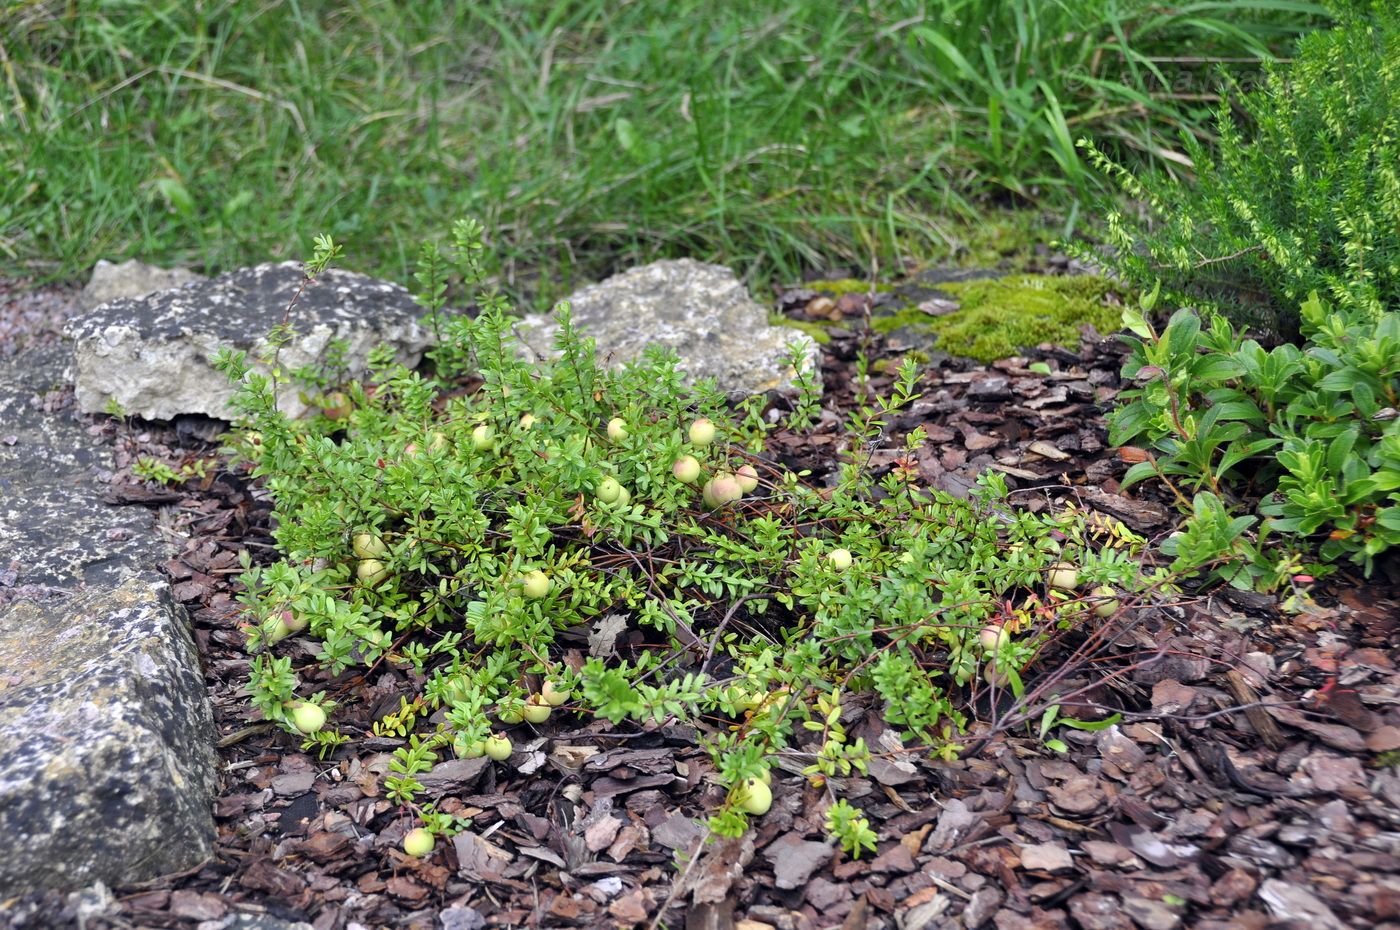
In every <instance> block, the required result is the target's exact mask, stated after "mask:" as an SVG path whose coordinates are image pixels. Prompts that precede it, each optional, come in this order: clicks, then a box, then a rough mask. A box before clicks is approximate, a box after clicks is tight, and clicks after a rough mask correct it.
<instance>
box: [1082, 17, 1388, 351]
mask: <svg viewBox="0 0 1400 930" xmlns="http://www.w3.org/2000/svg"><path fill="white" fill-rule="evenodd" d="M1337 17H1338V22H1337V26H1336V27H1335V28H1333V29H1329V30H1326V31H1322V32H1318V33H1314V34H1312V35H1310V36H1307V37H1306V38H1304V39H1303V40H1302V41H1301V42H1300V43H1299V46H1298V51H1297V55H1296V57H1295V58H1293V59H1292V60H1288V61H1284V62H1281V63H1277V64H1273V65H1270V66H1269V67H1268V78H1267V81H1266V82H1265V83H1264V85H1263V86H1262V87H1261V88H1259V89H1256V90H1254V91H1251V92H1248V93H1237V94H1233V95H1230V96H1229V97H1228V98H1227V99H1226V100H1224V101H1222V103H1221V104H1220V110H1219V113H1218V116H1217V119H1216V128H1217V132H1218V135H1219V139H1218V143H1217V144H1216V145H1215V146H1214V147H1212V148H1208V147H1207V146H1206V145H1205V144H1203V143H1201V142H1200V141H1199V140H1197V139H1196V138H1194V137H1192V136H1189V135H1188V136H1186V137H1185V138H1184V144H1185V146H1186V152H1187V154H1188V155H1189V156H1190V159H1191V160H1192V162H1194V165H1195V180H1194V182H1185V181H1179V180H1170V179H1164V178H1154V177H1134V176H1133V175H1132V174H1131V173H1130V172H1129V171H1128V170H1127V169H1125V168H1123V167H1121V166H1119V165H1117V164H1114V163H1113V162H1112V161H1111V160H1110V159H1109V158H1107V157H1106V156H1105V155H1104V154H1103V153H1102V152H1100V151H1099V150H1098V149H1097V148H1096V147H1095V146H1094V145H1093V144H1091V143H1089V142H1087V141H1082V142H1081V145H1082V146H1084V147H1085V148H1087V150H1088V152H1089V155H1090V157H1091V159H1092V160H1093V161H1094V162H1095V163H1096V164H1097V165H1098V167H1099V168H1100V169H1102V170H1104V171H1106V172H1108V173H1110V174H1112V175H1113V176H1115V177H1116V178H1117V179H1118V181H1119V182H1120V184H1121V186H1122V188H1123V189H1124V191H1125V192H1126V193H1127V194H1128V195H1130V196H1131V197H1133V198H1134V199H1135V200H1138V201H1140V202H1141V203H1142V204H1144V205H1145V207H1146V216H1145V218H1143V219H1140V220H1139V219H1130V218H1128V217H1126V216H1124V215H1123V214H1122V213H1121V212H1118V211H1112V212H1111V213H1110V215H1109V223H1108V237H1107V245H1108V248H1107V249H1105V250H1099V251H1098V252H1097V253H1096V254H1095V253H1093V252H1092V251H1091V250H1088V249H1083V248H1081V249H1079V250H1078V251H1079V252H1080V253H1081V254H1084V253H1089V255H1088V257H1092V258H1093V259H1095V260H1096V261H1099V262H1101V263H1103V264H1106V265H1107V266H1109V267H1111V268H1113V269H1114V270H1115V271H1117V272H1118V273H1119V274H1120V275H1121V276H1122V277H1124V278H1125V279H1126V280H1128V281H1129V282H1130V283H1132V284H1135V285H1138V286H1140V287H1142V288H1144V289H1146V288H1151V287H1153V286H1154V284H1155V283H1157V282H1159V281H1160V282H1161V283H1162V285H1163V290H1164V293H1165V294H1166V295H1167V296H1168V297H1170V298H1171V299H1173V300H1174V301H1176V302H1177V303H1182V304H1188V305H1196V306H1202V305H1210V306H1218V307H1220V308H1221V309H1223V310H1225V311H1226V312H1227V313H1228V314H1229V315H1231V316H1233V317H1234V318H1235V319H1236V320H1237V321H1240V322H1249V323H1252V324H1255V325H1265V326H1267V327H1268V328H1273V329H1276V330H1277V331H1279V332H1281V333H1282V334H1284V335H1292V334H1293V332H1294V329H1295V328H1296V326H1297V323H1298V320H1297V318H1296V316H1294V315H1293V312H1292V311H1293V308H1296V307H1298V306H1300V305H1301V304H1302V303H1303V301H1305V300H1307V299H1308V295H1309V294H1311V293H1313V292H1314V291H1315V292H1317V293H1318V294H1320V295H1321V296H1322V297H1323V298H1325V299H1326V300H1327V301H1328V302H1329V303H1330V304H1331V305H1332V306H1333V307H1334V308H1335V309H1336V310H1337V311H1339V312H1340V313H1342V314H1344V315H1345V316H1346V317H1347V319H1349V320H1356V321H1371V322H1375V321H1377V320H1379V319H1380V317H1381V315H1382V314H1383V313H1384V312H1385V311H1386V310H1388V309H1394V308H1396V307H1397V306H1400V10H1397V8H1396V6H1395V5H1394V4H1393V3H1390V2H1388V0H1374V2H1369V0H1368V2H1364V3H1350V4H1340V5H1339V9H1338V10H1337Z"/></svg>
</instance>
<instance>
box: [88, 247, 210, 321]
mask: <svg viewBox="0 0 1400 930" xmlns="http://www.w3.org/2000/svg"><path fill="white" fill-rule="evenodd" d="M203 280H204V276H203V275H200V274H196V273H195V272H193V271H190V270H189V269H187V268H161V267H160V266H159V265H148V264H146V263H145V262H139V261H137V260H136V259H134V258H133V259H130V260H129V261H124V262H121V263H119V264H118V263H113V262H109V261H105V260H102V261H99V262H98V263H97V264H96V265H94V266H93V269H92V277H91V278H89V279H88V283H87V286H86V287H84V288H83V292H82V294H81V295H79V298H78V303H79V304H80V305H81V306H82V308H83V309H84V310H91V309H92V308H93V307H99V306H101V305H102V304H105V303H107V302H108V301H109V300H118V299H120V298H122V297H145V296H146V295H147V294H154V293H155V292H157V291H168V290H170V289H171V288H175V287H180V286H181V285H184V284H189V283H190V282H192V281H203Z"/></svg>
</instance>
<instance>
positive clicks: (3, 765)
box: [0, 574, 218, 896]
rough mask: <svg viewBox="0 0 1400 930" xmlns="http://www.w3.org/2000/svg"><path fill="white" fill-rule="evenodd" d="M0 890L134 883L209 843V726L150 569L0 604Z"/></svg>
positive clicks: (213, 775)
mask: <svg viewBox="0 0 1400 930" xmlns="http://www.w3.org/2000/svg"><path fill="white" fill-rule="evenodd" d="M0 671H3V675H0V896H3V895H9V894H15V893H18V892H22V891H25V890H28V889H31V888H36V887H37V888H70V887H77V886H80V885H83V884H87V883H91V882H94V881H103V882H107V883H109V884H121V883H125V882H132V881H141V880H144V879H148V878H151V877H153V876H155V875H158V874H161V873H164V872H171V871H176V870H180V869H185V868H189V867H191V866H193V865H194V864H196V863H198V862H200V861H202V860H203V859H204V858H205V857H207V856H208V855H209V854H210V853H211V852H212V849H213V835H214V824H213V818H212V815H211V809H212V804H213V799H214V794H215V791H216V790H217V779H218V756H217V754H216V753H215V750H214V745H213V732H214V730H213V721H212V718H211V716H210V711H209V704H208V700H207V698H206V694H205V687H204V679H203V676H202V675H201V674H200V672H199V662H198V657H197V655H196V652H195V646H194V642H193V640H192V638H191V636H190V631H189V629H188V620H187V618H186V616H185V613H184V611H183V610H182V609H181V608H180V606H179V605H178V604H177V603H175V601H174V600H173V598H172V596H171V593H170V589H169V586H168V585H167V584H166V583H165V582H164V581H162V580H160V579H159V578H157V577H156V576H154V575H152V574H141V575H135V576H132V577H130V578H128V579H126V580H125V581H124V582H122V583H121V584H120V585H119V586H117V587H115V588H109V587H95V588H91V589H88V590H85V591H83V592H80V593H77V594H73V595H71V596H69V597H65V598H59V599H54V600H46V601H31V600H19V601H16V602H14V603H12V604H10V605H9V606H8V607H4V608H0Z"/></svg>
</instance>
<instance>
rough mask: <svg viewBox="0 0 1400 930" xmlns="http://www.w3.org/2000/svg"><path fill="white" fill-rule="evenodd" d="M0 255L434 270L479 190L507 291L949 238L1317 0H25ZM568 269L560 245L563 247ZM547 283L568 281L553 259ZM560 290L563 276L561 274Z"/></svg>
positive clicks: (929, 244) (1038, 191)
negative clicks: (654, 268) (721, 0)
mask: <svg viewBox="0 0 1400 930" xmlns="http://www.w3.org/2000/svg"><path fill="white" fill-rule="evenodd" d="M0 13H3V15H0V48H2V49H3V50H4V56H5V59H6V61H5V62H0V65H3V70H4V72H5V74H6V77H5V79H4V80H3V81H0V101H3V102H0V165H3V166H4V170H0V261H5V262H6V263H8V264H11V265H13V266H18V267H20V268H23V269H25V270H30V271H38V272H40V273H43V274H47V275H51V276H59V275H67V274H74V273H77V272H79V271H81V270H83V269H85V268H86V266H87V265H89V264H90V263H91V262H92V261H93V260H94V259H96V258H98V257H124V256H129V255H136V254H140V255H142V256H145V257H148V258H156V259H159V260H162V261H180V262H188V263H193V264H197V265H201V266H204V267H205V268H206V269H209V270H216V269H219V268H224V267H228V266H230V265H235V264H240V263H244V262H247V261H250V260H255V259H259V260H260V259H266V258H268V257H289V256H294V255H296V254H300V252H301V251H303V250H304V249H305V248H306V247H307V245H308V243H305V242H300V241H298V238H299V232H298V231H300V230H306V229H316V230H323V231H325V232H328V233H330V234H332V235H334V236H336V237H337V238H338V239H340V240H342V241H345V242H346V243H347V244H348V245H350V246H351V247H352V251H353V253H354V254H356V255H357V256H360V260H361V261H362V263H363V266H362V267H364V268H365V269H366V270H370V271H375V272H379V273H383V274H387V275H391V276H395V277H403V276H405V275H407V274H408V273H409V272H410V271H411V264H412V262H411V257H410V255H409V252H410V251H411V249H410V247H409V246H406V245H405V243H410V242H412V241H413V232H412V231H413V230H414V229H419V228H422V227H424V226H429V225H432V224H434V223H435V222H436V221H437V220H438V219H439V218H440V217H441V216H443V215H450V214H458V213H470V214H475V215H479V216H482V217H484V219H485V220H486V221H487V222H488V224H489V227H490V228H492V229H493V230H494V231H495V235H496V236H497V237H498V239H497V241H496V242H495V243H494V245H495V247H496V248H497V250H498V251H497V254H498V256H499V260H500V263H501V264H500V266H499V267H498V268H497V269H495V270H494V275H495V276H496V277H498V278H499V279H500V280H501V281H502V283H503V284H504V285H505V286H506V287H507V288H508V289H509V290H511V291H513V292H515V293H517V294H519V293H529V292H533V291H537V290H544V289H548V288H554V287H557V288H567V287H570V286H572V285H573V284H575V283H577V279H578V278H580V277H595V276H597V275H599V274H602V273H605V272H608V271H611V270H614V269H615V268H617V267H618V266H620V265H622V264H626V263H630V262H634V261H638V260H642V259H648V258H653V257H658V256H664V255H677V254H687V255H693V256H696V257H700V258H722V259H723V260H724V261H726V262H729V263H731V264H734V265H736V266H741V267H743V268H744V269H746V270H747V271H748V272H749V274H750V276H751V277H753V278H765V277H769V276H772V275H779V274H780V275H789V276H790V275H793V274H795V273H796V272H797V271H798V270H799V269H801V268H803V267H805V266H812V265H828V266H829V265H831V264H834V263H845V264H857V265H860V266H863V267H865V266H869V265H871V264H873V263H875V262H876V261H879V262H881V263H882V265H883V266H885V267H888V266H889V265H890V264H891V263H894V262H899V261H901V260H906V259H911V258H914V259H917V258H923V257H929V256H943V255H947V254H948V253H950V252H955V251H957V250H958V249H960V248H961V247H962V246H963V245H964V244H965V243H966V236H967V233H966V230H967V229H975V228H976V225H975V224H974V223H972V220H973V218H975V217H976V216H977V215H978V214H979V212H980V211H981V209H982V208H983V207H984V206H985V205H986V204H987V203H989V202H998V203H1005V202H1014V203H1026V202H1031V203H1033V204H1035V205H1036V206H1037V207H1039V208H1043V209H1050V210H1057V211H1058V210H1066V209H1068V208H1069V205H1070V204H1071V203H1072V201H1073V198H1074V196H1075V195H1076V193H1077V192H1078V191H1080V190H1082V189H1085V188H1086V187H1087V186H1093V185H1094V184H1095V183H1096V182H1095V181H1094V180H1093V178H1092V177H1090V176H1089V175H1087V174H1086V173H1085V172H1084V171H1083V170H1082V169H1081V168H1080V165H1079V161H1078V159H1077V156H1076V153H1075V151H1074V148H1073V146H1072V144H1071V140H1072V139H1073V138H1074V136H1075V135H1076V134H1079V133H1084V132H1091V133H1093V134H1094V135H1096V136H1098V137H1101V138H1109V139H1113V140H1115V144H1118V145H1120V147H1121V149H1122V151H1124V152H1128V153H1141V154H1142V155H1143V156H1144V157H1146V158H1148V159H1149V160H1158V161H1160V160H1162V159H1167V160H1171V159H1179V153H1177V152H1176V150H1175V148H1174V146H1175V141H1174V140H1175V138H1176V133H1177V131H1178V130H1179V129H1182V128H1185V129H1186V130H1187V131H1188V132H1193V133H1196V132H1200V131H1202V127H1201V120H1200V116H1201V114H1200V113H1199V112H1198V107H1199V106H1201V105H1203V104H1205V103H1206V102H1208V101H1209V100H1212V99H1214V96H1213V95H1214V84H1215V79H1214V77H1213V73H1214V70H1213V69H1214V68H1215V67H1216V66H1217V65H1220V66H1225V67H1232V68H1242V69H1250V68H1254V67H1256V66H1257V62H1259V61H1260V60H1263V59H1266V58H1268V57H1269V56H1270V54H1272V53H1273V52H1275V51H1278V50H1283V51H1287V50H1288V48H1289V47H1290V44H1291V40H1292V39H1293V38H1294V37H1295V36H1297V35H1298V34H1300V33H1301V32H1302V31H1304V30H1306V29H1307V28H1309V27H1310V26H1311V25H1312V24H1313V23H1314V22H1316V21H1317V19H1318V14H1319V10H1318V8H1317V7H1316V6H1314V5H1313V4H1311V3H1304V2H1298V0H1257V2H1229V3H1223V2H1222V3H1194V4H1191V5H1189V6H1187V7H1182V8H1179V9H1161V8H1159V7H1157V6H1155V5H1153V4H1150V3H1148V2H1146V0H1056V2H1042V0H1013V2H993V0H938V2H933V3H930V2H916V0H893V2H882V3H863V4H830V3H818V2H814V0H736V2H733V3H725V4H713V3H702V2H700V0H673V2H665V3H662V2H653V0H648V2H636V3H628V4H610V3H605V2H603V0H580V2H575V3H568V4H560V3H554V2H546V0H510V2H507V0H482V2H479V3H470V4H461V3H452V2H448V0H423V2H418V3H413V4H388V3H382V2H371V0H351V2H336V3H331V2H329V0H298V2H292V0H268V2H265V3H260V4H252V3H235V2H224V3H202V4H200V3H188V2H185V0H150V2H140V3H136V2H110V0H108V2H97V0H68V2H64V3H59V2H57V0H26V2H20V3H18V4H16V3H14V2H13V0H9V2H6V3H3V4H0ZM544 271H547V273H543V274H542V272H544ZM541 282H548V284H542V283H541ZM546 296H547V295H546Z"/></svg>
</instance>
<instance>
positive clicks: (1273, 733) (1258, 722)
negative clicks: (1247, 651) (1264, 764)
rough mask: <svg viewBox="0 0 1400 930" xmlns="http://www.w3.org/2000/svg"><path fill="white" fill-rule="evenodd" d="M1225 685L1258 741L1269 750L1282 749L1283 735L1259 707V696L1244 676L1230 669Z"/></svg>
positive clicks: (1266, 713)
mask: <svg viewBox="0 0 1400 930" xmlns="http://www.w3.org/2000/svg"><path fill="white" fill-rule="evenodd" d="M1225 684H1226V685H1228V686H1229V688H1230V693H1231V694H1233V695H1234V696H1235V702H1236V703H1237V704H1239V705H1240V706H1241V707H1243V708H1244V714H1245V716H1246V717H1248V718H1249V725H1250V726H1252V727H1254V732H1255V733H1258V734H1259V737H1260V739H1262V740H1263V741H1264V744H1265V745H1266V746H1268V747H1269V748H1270V749H1274V750H1278V749H1282V748H1283V745H1284V739H1283V734H1282V733H1280V732H1279V729H1278V724H1276V723H1274V718H1273V717H1270V716H1269V714H1268V712H1267V711H1265V710H1264V708H1263V707H1261V706H1259V694H1258V692H1256V691H1255V690H1254V689H1253V688H1251V687H1250V686H1249V682H1247V681H1245V680H1244V676H1243V675H1241V674H1240V673H1239V670H1238V669H1233V668H1232V669H1230V670H1229V671H1228V672H1226V673H1225Z"/></svg>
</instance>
